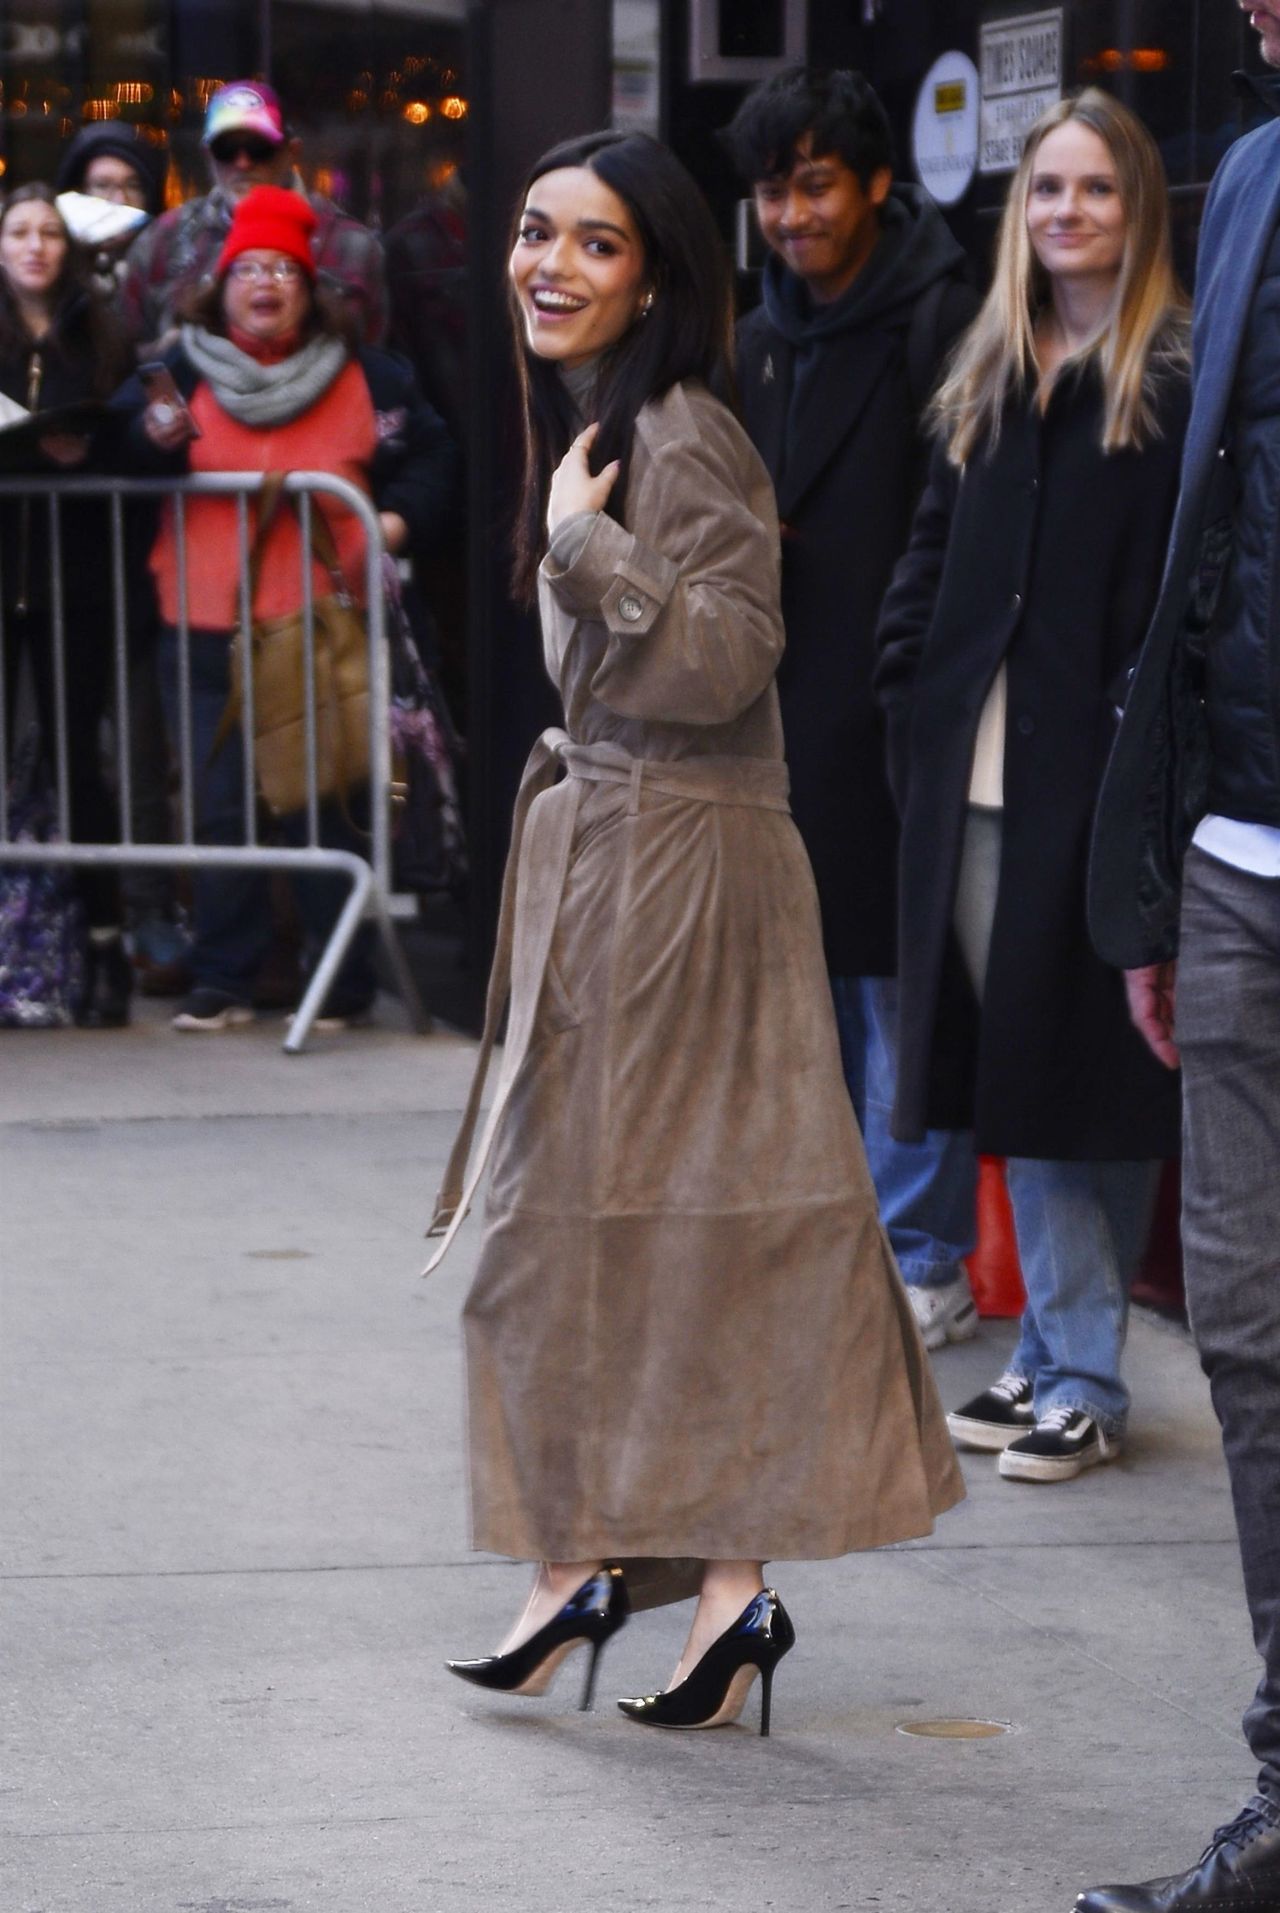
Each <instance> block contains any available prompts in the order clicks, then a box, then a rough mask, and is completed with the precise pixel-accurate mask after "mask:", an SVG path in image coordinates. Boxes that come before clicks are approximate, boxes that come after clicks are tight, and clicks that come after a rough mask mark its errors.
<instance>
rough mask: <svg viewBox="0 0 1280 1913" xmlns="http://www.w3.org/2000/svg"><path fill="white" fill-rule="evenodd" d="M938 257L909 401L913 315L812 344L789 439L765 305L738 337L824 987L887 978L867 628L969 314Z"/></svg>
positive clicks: (891, 841) (974, 301) (890, 899)
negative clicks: (940, 381)
mask: <svg viewBox="0 0 1280 1913" xmlns="http://www.w3.org/2000/svg"><path fill="white" fill-rule="evenodd" d="M899 190H901V189H899ZM936 217H937V216H936V215H935V218H936ZM938 224H939V226H940V227H941V220H938ZM953 252H954V255H955V261H953V259H952V256H951V255H952V253H953ZM938 255H939V256H938V261H937V271H938V275H939V278H940V279H941V280H942V281H943V282H944V283H943V284H942V285H940V286H939V291H940V292H941V293H942V294H943V296H942V297H939V298H934V299H933V300H931V312H930V316H929V338H928V340H927V341H924V342H922V343H925V344H927V345H928V347H929V348H930V350H929V352H928V355H927V356H928V359H929V363H928V365H927V366H926V367H924V368H922V370H923V376H920V375H919V374H917V380H916V383H918V384H919V386H920V387H921V388H922V389H920V390H916V389H914V388H913V378H912V368H911V367H910V366H909V364H908V350H909V342H910V343H911V344H912V345H914V342H913V341H911V318H912V308H911V306H910V305H909V304H907V303H903V304H900V305H899V306H897V307H896V308H894V307H892V306H890V307H889V309H887V310H884V311H880V312H873V314H872V315H871V316H870V317H869V318H868V320H867V322H866V323H865V324H862V325H858V326H855V327H850V328H849V329H846V330H843V331H840V332H837V333H835V334H834V335H833V336H831V337H829V338H826V339H824V340H823V341H822V344H821V347H820V358H819V370H818V371H817V372H816V373H815V375H814V376H813V378H812V379H811V380H810V381H809V383H808V387H807V389H806V391H805V393H804V396H803V399H802V400H801V401H800V402H798V404H797V407H796V416H795V417H794V418H793V419H791V420H790V431H788V414H789V411H790V407H791V395H792V384H793V376H794V361H795V356H796V354H795V347H794V345H793V344H792V342H791V341H790V340H789V339H788V338H786V337H785V336H784V335H783V333H782V332H780V331H779V329H778V327H777V326H776V325H774V324H772V323H771V322H770V319H769V314H768V312H767V311H766V309H765V308H764V307H760V308H759V309H758V310H757V311H755V312H753V313H751V314H750V315H749V316H748V317H747V318H746V319H744V320H743V321H742V324H741V325H740V327H739V329H738V387H739V395H740V399H741V404H742V413H743V420H744V423H745V424H746V427H747V430H748V432H749V433H750V434H751V437H752V440H753V441H754V443H755V446H756V449H757V450H758V451H759V453H760V455H761V457H762V458H763V459H764V462H765V465H766V467H767V468H768V471H769V476H770V477H771V478H772V479H773V481H774V487H775V490H776V493H777V498H778V513H779V516H780V518H781V520H782V528H783V532H782V535H783V548H782V549H783V563H782V617H783V624H784V627H785V630H786V634H787V648H786V652H785V655H784V656H783V660H782V663H781V665H780V666H779V669H778V697H779V700H780V702H781V706H782V725H783V733H784V736H785V739H786V751H787V768H788V770H789V771H790V774H791V808H792V814H793V815H794V817H795V820H796V824H797V827H798V828H799V831H800V835H801V836H802V838H803V839H804V845H805V849H806V850H807V851H808V853H809V861H810V862H811V863H812V865H813V873H814V877H815V879H816V882H817V885H818V899H819V903H820V906H821V910H822V930H823V942H824V945H825V948H826V954H827V967H828V969H829V970H830V971H831V973H832V974H833V975H835V976H891V975H892V974H893V970H894V966H895V949H894V932H895V922H896V915H897V905H896V893H897V856H898V819H897V813H896V811H895V809H894V805H893V799H892V797H891V796H890V794H889V785H888V781H887V779H886V776H885V767H884V734H883V729H882V726H881V721H880V714H879V711H878V710H877V708H876V703H875V699H874V697H873V695H872V690H871V679H872V672H873V669H874V666H875V631H876V621H877V619H878V617H879V615H880V605H881V601H882V599H883V597H884V594H885V591H886V589H887V588H888V585H889V581H890V579H891V578H892V576H893V567H894V564H895V562H896V560H897V559H898V558H899V557H900V556H901V554H902V552H903V551H904V549H905V548H906V543H907V538H908V535H909V533H910V529H911V519H912V514H913V512H914V511H915V507H916V505H917V503H918V501H919V497H920V491H921V488H922V485H923V482H924V477H925V472H926V470H927V466H928V448H927V444H926V441H925V439H924V437H923V435H922V433H921V430H920V422H919V421H920V412H921V410H922V407H923V403H924V401H925V399H926V398H927V396H928V392H929V390H930V388H931V386H932V384H933V382H934V376H935V375H936V373H937V372H938V371H939V370H940V368H941V364H942V361H943V359H944V358H945V356H946V354H947V351H948V350H949V348H950V347H951V345H952V344H953V343H954V342H955V340H956V338H957V337H958V336H959V334H960V333H961V332H962V331H963V330H964V329H965V327H966V326H967V325H968V324H969V322H970V320H971V319H972V318H973V316H974V313H975V311H976V309H977V305H978V297H977V294H976V293H975V292H974V291H973V289H972V288H971V287H970V286H969V285H967V284H965V283H964V282H963V281H962V280H960V279H959V278H958V276H957V273H958V270H959V267H958V264H957V263H955V262H958V261H961V260H962V259H963V255H962V254H960V251H959V248H958V247H955V246H954V242H951V241H949V239H948V241H947V246H946V248H945V249H944V247H943V246H941V245H940V246H939V248H938ZM922 296H924V297H926V298H927V297H928V296H929V295H928V293H927V292H926V293H924V294H923V295H922Z"/></svg>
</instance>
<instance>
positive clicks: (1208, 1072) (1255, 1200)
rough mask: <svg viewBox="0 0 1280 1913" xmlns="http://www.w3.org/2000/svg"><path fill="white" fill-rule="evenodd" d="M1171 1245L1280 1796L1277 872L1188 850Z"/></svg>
mask: <svg viewBox="0 0 1280 1913" xmlns="http://www.w3.org/2000/svg"><path fill="white" fill-rule="evenodd" d="M1177 1038H1178V1047H1179V1049H1180V1050H1181V1052H1182V1136H1183V1157H1182V1247H1183V1255H1184V1261H1185V1267H1186V1279H1187V1307H1188V1312H1189V1313H1190V1316H1191V1327H1192V1331H1193V1333H1194V1335H1195V1338H1196V1345H1197V1347H1198V1348H1199V1350H1200V1360H1201V1363H1202V1365H1203V1367H1204V1371H1205V1374H1206V1375H1207V1376H1208V1378H1209V1386H1210V1389H1211V1391H1212V1394H1213V1406H1214V1408H1215V1410H1216V1411H1217V1416H1218V1420H1219V1421H1220V1422H1221V1424H1222V1445H1223V1448H1224V1450H1225V1452H1226V1458H1227V1471H1228V1473H1229V1474H1230V1476H1231V1496H1232V1500H1233V1502H1234V1504H1235V1516H1236V1530H1237V1532H1238V1534H1239V1537H1240V1558H1241V1563H1242V1565H1243V1568H1244V1585H1245V1593H1246V1595H1247V1596H1248V1601H1249V1613H1250V1615H1251V1617H1252V1620H1253V1638H1254V1640H1255V1641H1256V1643H1257V1647H1258V1652H1259V1654H1260V1655H1261V1656H1262V1660H1263V1674H1262V1679H1261V1681H1260V1683H1259V1685H1258V1691H1257V1693H1256V1694H1255V1695H1254V1698H1253V1700H1252V1702H1251V1703H1250V1706H1249V1710H1248V1712H1247V1713H1246V1715H1245V1717H1244V1731H1245V1737H1246V1739H1247V1740H1248V1742H1249V1746H1250V1749H1251V1750H1252V1752H1253V1756H1254V1758H1255V1759H1256V1760H1257V1762H1258V1765H1259V1768H1260V1769H1261V1772H1260V1775H1259V1780H1258V1789H1259V1792H1261V1793H1263V1794H1265V1795H1266V1796H1267V1798H1268V1799H1269V1800H1270V1801H1271V1802H1272V1803H1273V1804H1274V1805H1280V1179H1277V1176H1276V1136H1277V1134H1280V880H1277V879H1276V878H1274V877H1255V876H1250V875H1249V874H1248V873H1247V872H1245V871H1243V870H1233V869H1231V868H1230V867H1229V866H1228V865H1226V864H1222V863H1219V862H1217V860H1216V859H1215V858H1213V857H1210V856H1207V855H1206V854H1205V852H1204V851H1202V850H1197V849H1195V848H1194V846H1193V847H1192V849H1191V850H1189V851H1188V852H1187V861H1186V868H1185V871H1184V873H1183V891H1182V946H1181V954H1180V956H1179V959H1178V1004H1177Z"/></svg>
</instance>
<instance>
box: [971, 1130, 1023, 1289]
mask: <svg viewBox="0 0 1280 1913" xmlns="http://www.w3.org/2000/svg"><path fill="white" fill-rule="evenodd" d="M966 1266H967V1268H968V1270H969V1285H970V1287H971V1288H972V1290H973V1299H974V1301H975V1302H976V1303H977V1305H978V1313H979V1315H1000V1316H1017V1315H1021V1314H1022V1311H1023V1309H1024V1308H1025V1306H1026V1301H1027V1292H1026V1290H1025V1288H1024V1287H1023V1286H1022V1270H1021V1268H1020V1267H1019V1266H1018V1243H1017V1238H1016V1236H1015V1235H1014V1230H1013V1211H1012V1209H1011V1208H1010V1207H1009V1192H1008V1190H1007V1189H1006V1188H1005V1184H1004V1158H1003V1157H1002V1156H982V1157H980V1158H979V1161H978V1242H977V1247H976V1248H975V1249H974V1252H973V1254H972V1255H971V1256H970V1257H969V1259H968V1262H967V1264H966Z"/></svg>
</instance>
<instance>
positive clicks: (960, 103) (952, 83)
mask: <svg viewBox="0 0 1280 1913" xmlns="http://www.w3.org/2000/svg"><path fill="white" fill-rule="evenodd" d="M965 98H966V95H965V88H964V81H963V80H949V81H948V82H947V83H946V84H945V85H943V86H935V87H934V89H933V110H934V112H935V113H963V112H964V109H965Z"/></svg>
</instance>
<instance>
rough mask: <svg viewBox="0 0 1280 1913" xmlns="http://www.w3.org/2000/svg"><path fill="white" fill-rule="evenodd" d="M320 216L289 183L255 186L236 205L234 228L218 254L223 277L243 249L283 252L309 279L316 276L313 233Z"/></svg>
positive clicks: (233, 218) (220, 274) (218, 265)
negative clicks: (291, 188)
mask: <svg viewBox="0 0 1280 1913" xmlns="http://www.w3.org/2000/svg"><path fill="white" fill-rule="evenodd" d="M315 229H316V216H315V213H314V212H313V211H312V209H311V207H310V205H309V204H308V202H307V201H306V200H305V199H304V198H303V197H302V194H301V193H295V192H291V191H290V190H289V188H288V187H287V186H254V187H252V188H251V189H250V191H249V192H247V193H246V194H245V196H244V198H243V199H242V200H241V201H240V203H239V205H238V206H237V207H236V209H235V213H234V214H233V216H232V220H231V230H230V232H229V233H228V234H227V237H226V240H225V242H224V244H223V247H222V251H221V252H220V253H219V254H218V264H217V268H216V271H217V276H218V278H219V279H221V277H222V275H223V273H224V272H225V271H226V270H227V267H228V266H229V265H230V264H231V261H232V260H233V259H235V258H237V257H238V256H239V255H240V254H241V253H242V252H259V251H262V252H282V253H284V254H285V256H286V258H289V259H296V260H297V262H298V264H299V265H300V266H301V267H302V270H303V271H304V272H305V273H306V275H307V277H308V279H312V280H314V278H315V276H316V263H315V260H314V259H313V258H312V256H311V235H312V233H313V232H314V231H315Z"/></svg>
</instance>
